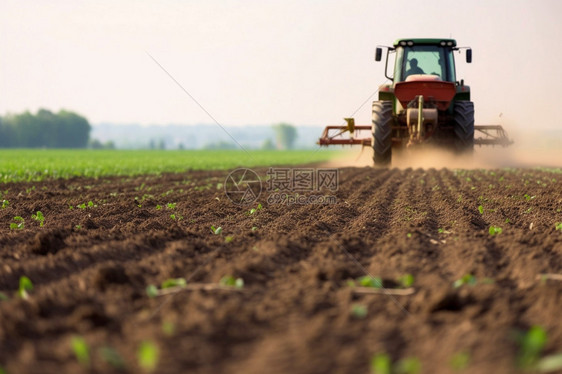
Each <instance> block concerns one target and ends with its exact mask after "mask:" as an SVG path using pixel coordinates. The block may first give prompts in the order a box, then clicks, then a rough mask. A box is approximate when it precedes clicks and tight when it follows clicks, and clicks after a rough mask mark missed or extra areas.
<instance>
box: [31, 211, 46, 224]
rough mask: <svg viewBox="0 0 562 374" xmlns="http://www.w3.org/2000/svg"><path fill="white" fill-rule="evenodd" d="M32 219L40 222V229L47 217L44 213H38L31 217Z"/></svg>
mask: <svg viewBox="0 0 562 374" xmlns="http://www.w3.org/2000/svg"><path fill="white" fill-rule="evenodd" d="M31 218H33V219H34V220H36V221H37V222H39V226H40V227H43V224H44V223H45V216H44V215H43V213H41V212H40V211H37V213H35V214H32V215H31Z"/></svg>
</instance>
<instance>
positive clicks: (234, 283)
mask: <svg viewBox="0 0 562 374" xmlns="http://www.w3.org/2000/svg"><path fill="white" fill-rule="evenodd" d="M219 283H220V284H221V285H223V286H229V287H236V288H244V280H243V279H242V278H234V277H233V276H232V275H226V276H224V277H222V278H221V280H220V281H219Z"/></svg>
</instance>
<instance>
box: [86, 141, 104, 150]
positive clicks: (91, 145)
mask: <svg viewBox="0 0 562 374" xmlns="http://www.w3.org/2000/svg"><path fill="white" fill-rule="evenodd" d="M88 148H91V149H102V148H103V144H102V142H100V141H99V140H98V139H91V140H90V141H89V142H88Z"/></svg>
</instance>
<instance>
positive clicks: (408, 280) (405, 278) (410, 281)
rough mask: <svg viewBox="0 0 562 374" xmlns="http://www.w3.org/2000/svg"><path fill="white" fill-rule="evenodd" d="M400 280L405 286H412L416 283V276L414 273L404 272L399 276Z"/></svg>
mask: <svg viewBox="0 0 562 374" xmlns="http://www.w3.org/2000/svg"><path fill="white" fill-rule="evenodd" d="M398 282H399V283H400V285H401V286H402V287H404V288H408V287H412V286H413V285H414V276H413V275H412V274H404V275H402V276H401V277H400V278H398Z"/></svg>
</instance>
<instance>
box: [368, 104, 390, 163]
mask: <svg viewBox="0 0 562 374" xmlns="http://www.w3.org/2000/svg"><path fill="white" fill-rule="evenodd" d="M372 130H373V151H374V155H373V160H374V161H375V166H388V165H390V163H391V161H392V101H374V102H373V125H372Z"/></svg>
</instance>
